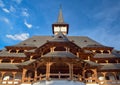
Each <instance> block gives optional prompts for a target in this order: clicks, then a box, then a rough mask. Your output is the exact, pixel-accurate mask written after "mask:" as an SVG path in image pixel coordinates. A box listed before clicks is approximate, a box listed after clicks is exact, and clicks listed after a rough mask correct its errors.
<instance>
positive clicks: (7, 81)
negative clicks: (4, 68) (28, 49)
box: [2, 72, 13, 84]
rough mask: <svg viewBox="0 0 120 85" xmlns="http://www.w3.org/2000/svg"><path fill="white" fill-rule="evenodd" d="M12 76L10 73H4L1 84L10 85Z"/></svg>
mask: <svg viewBox="0 0 120 85" xmlns="http://www.w3.org/2000/svg"><path fill="white" fill-rule="evenodd" d="M12 80H13V74H12V73H11V72H9V73H5V74H4V76H3V82H2V84H12Z"/></svg>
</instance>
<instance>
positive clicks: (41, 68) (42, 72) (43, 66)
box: [37, 64, 46, 76]
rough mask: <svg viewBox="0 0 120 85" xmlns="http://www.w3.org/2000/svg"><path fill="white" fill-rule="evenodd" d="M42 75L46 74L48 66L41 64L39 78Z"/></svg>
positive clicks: (38, 72) (38, 71)
mask: <svg viewBox="0 0 120 85" xmlns="http://www.w3.org/2000/svg"><path fill="white" fill-rule="evenodd" d="M40 74H46V65H45V64H41V65H40V66H39V67H38V69H37V75H38V76H39V75H40Z"/></svg>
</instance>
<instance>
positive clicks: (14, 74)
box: [12, 72, 16, 84]
mask: <svg viewBox="0 0 120 85" xmlns="http://www.w3.org/2000/svg"><path fill="white" fill-rule="evenodd" d="M12 74H13V80H12V81H13V82H12V83H13V84H14V82H15V76H16V72H12Z"/></svg>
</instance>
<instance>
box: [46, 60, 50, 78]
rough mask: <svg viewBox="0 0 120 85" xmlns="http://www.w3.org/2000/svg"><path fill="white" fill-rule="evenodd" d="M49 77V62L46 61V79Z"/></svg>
mask: <svg viewBox="0 0 120 85" xmlns="http://www.w3.org/2000/svg"><path fill="white" fill-rule="evenodd" d="M49 77H50V63H49V62H47V64H46V79H47V80H49Z"/></svg>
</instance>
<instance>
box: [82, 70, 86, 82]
mask: <svg viewBox="0 0 120 85" xmlns="http://www.w3.org/2000/svg"><path fill="white" fill-rule="evenodd" d="M85 72H86V70H85V69H83V72H82V75H83V76H82V77H83V81H84V82H86V79H85Z"/></svg>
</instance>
